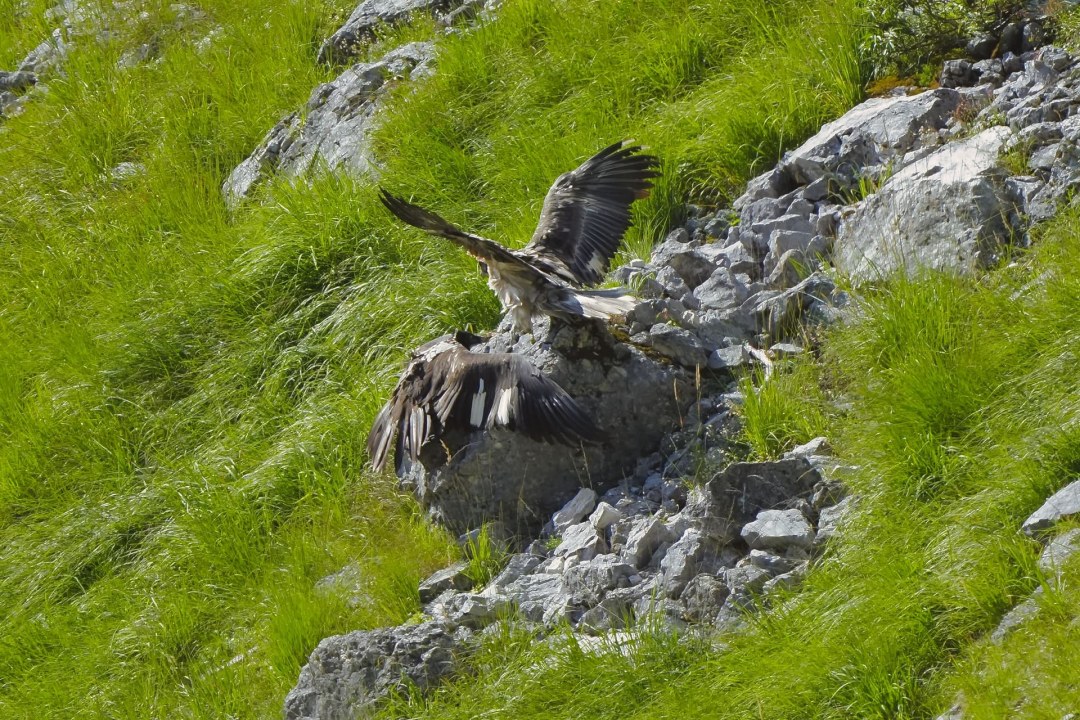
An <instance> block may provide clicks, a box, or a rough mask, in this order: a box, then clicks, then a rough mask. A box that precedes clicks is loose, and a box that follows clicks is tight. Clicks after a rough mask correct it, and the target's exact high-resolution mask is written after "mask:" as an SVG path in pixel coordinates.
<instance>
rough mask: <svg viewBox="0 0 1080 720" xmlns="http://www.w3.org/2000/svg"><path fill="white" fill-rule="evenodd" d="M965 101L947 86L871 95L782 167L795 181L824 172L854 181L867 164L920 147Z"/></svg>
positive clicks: (787, 157) (804, 181)
mask: <svg viewBox="0 0 1080 720" xmlns="http://www.w3.org/2000/svg"><path fill="white" fill-rule="evenodd" d="M959 103H960V94H959V93H957V92H956V91H955V90H946V89H944V88H941V89H938V90H932V91H930V92H925V93H921V94H919V95H913V96H899V97H882V98H871V99H870V100H867V101H866V102H864V103H861V104H859V105H856V106H855V107H854V108H852V109H851V110H849V111H848V112H847V113H845V114H844V115H842V116H841V117H839V118H837V119H836V120H833V121H832V122H830V123H827V124H826V125H824V126H822V128H821V130H819V131H818V132H817V134H816V135H814V136H813V137H812V138H810V139H809V140H807V141H806V142H805V143H803V144H802V145H800V146H799V147H798V148H796V149H795V150H792V151H791V152H789V153H787V154H786V155H784V158H783V160H782V161H781V163H780V165H779V166H778V170H779V171H780V172H781V173H782V174H783V175H784V176H786V178H787V179H788V181H789V183H791V184H793V185H807V184H809V183H812V182H814V181H815V180H818V179H820V178H823V177H826V178H828V177H836V178H837V179H838V180H840V181H841V183H842V184H850V183H852V182H853V181H854V180H856V179H857V178H858V177H859V176H860V175H861V174H862V173H863V170H864V168H866V167H868V166H876V165H880V164H881V163H883V162H885V161H886V160H888V159H889V158H891V157H893V156H894V155H898V154H902V153H906V152H909V151H910V150H912V149H914V148H916V147H917V146H918V144H919V143H920V140H921V138H922V136H923V133H924V132H925V131H927V130H937V129H940V128H943V127H945V123H946V122H947V121H948V120H949V118H950V117H951V116H952V114H953V112H954V111H955V110H956V108H957V105H959Z"/></svg>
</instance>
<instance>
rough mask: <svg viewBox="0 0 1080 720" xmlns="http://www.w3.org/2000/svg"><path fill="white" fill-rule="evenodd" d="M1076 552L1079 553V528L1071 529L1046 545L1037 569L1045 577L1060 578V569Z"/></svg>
mask: <svg viewBox="0 0 1080 720" xmlns="http://www.w3.org/2000/svg"><path fill="white" fill-rule="evenodd" d="M1077 552H1080V528H1073V529H1072V530H1069V531H1068V532H1065V533H1062V534H1061V535H1058V536H1057V537H1055V538H1053V539H1051V540H1050V542H1049V543H1047V545H1046V549H1045V550H1043V552H1042V555H1040V556H1039V569H1040V570H1042V571H1043V572H1044V573H1046V574H1047V575H1052V576H1055V577H1057V576H1060V574H1061V569H1062V567H1063V566H1064V565H1065V563H1066V562H1067V561H1068V560H1069V558H1071V557H1072V556H1073V555H1074V554H1076V553H1077Z"/></svg>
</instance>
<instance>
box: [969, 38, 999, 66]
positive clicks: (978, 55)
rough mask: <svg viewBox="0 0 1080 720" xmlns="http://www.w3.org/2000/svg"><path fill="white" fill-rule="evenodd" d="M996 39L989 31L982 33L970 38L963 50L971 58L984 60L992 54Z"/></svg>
mask: <svg viewBox="0 0 1080 720" xmlns="http://www.w3.org/2000/svg"><path fill="white" fill-rule="evenodd" d="M997 44H998V40H997V38H996V37H994V36H993V34H991V33H982V34H980V35H976V36H975V37H973V38H971V39H970V40H968V42H967V46H966V47H965V48H964V50H965V51H966V52H967V54H968V55H970V56H971V58H972V59H973V60H986V59H987V58H989V57H991V56H993V54H994V50H996V49H997Z"/></svg>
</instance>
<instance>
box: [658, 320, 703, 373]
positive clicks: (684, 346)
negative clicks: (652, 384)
mask: <svg viewBox="0 0 1080 720" xmlns="http://www.w3.org/2000/svg"><path fill="white" fill-rule="evenodd" d="M648 343H649V346H650V347H652V348H653V349H654V350H656V352H658V353H660V354H661V355H664V356H666V357H669V358H671V359H672V360H674V361H675V362H677V363H678V364H680V365H682V366H684V367H688V368H692V367H695V366H698V365H700V366H705V365H707V364H708V362H709V349H708V348H707V347H706V346H705V344H704V343H702V342H701V339H700V338H699V337H698V336H697V335H695V334H694V333H692V332H690V331H688V330H684V329H683V328H681V327H676V326H675V325H668V324H666V323H657V324H656V325H653V326H652V328H651V329H650V330H649V333H648Z"/></svg>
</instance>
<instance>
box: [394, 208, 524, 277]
mask: <svg viewBox="0 0 1080 720" xmlns="http://www.w3.org/2000/svg"><path fill="white" fill-rule="evenodd" d="M379 199H380V200H382V204H383V205H385V206H386V209H387V210H389V211H390V212H391V213H393V214H394V215H395V216H396V217H397V218H398V219H399V220H401V221H402V222H404V223H406V224H408V225H412V226H413V227H415V228H420V229H421V230H423V231H424V232H426V233H428V234H429V235H436V236H438V237H442V238H446V239H447V240H449V241H451V242H453V243H454V244H456V245H459V246H460V247H462V248H464V249H465V250H466V251H467V252H468V253H469V254H470V255H472V256H473V257H474V258H476V259H477V260H479V261H480V262H482V263H485V264H489V265H490V264H492V263H493V261H494V263H497V264H500V265H501V266H502V267H507V268H512V269H513V271H514V272H517V273H520V274H523V275H526V276H528V277H530V278H532V277H533V276H539V275H540V272H539V271H538V270H536V269H535V268H534V267H532V266H531V265H529V263H527V262H525V261H524V260H522V259H521V258H520V257H518V256H517V255H515V254H513V253H512V252H510V251H509V250H507V249H506V248H504V247H503V246H502V245H500V244H499V243H497V242H494V241H493V240H488V239H487V238H482V237H480V236H479V235H473V234H471V233H467V232H465V231H464V230H462V229H461V228H459V227H457V226H456V225H454V224H453V223H450V222H447V221H446V220H443V219H442V218H441V217H439V216H438V215H436V214H435V213H433V212H431V211H430V210H425V209H424V208H422V207H420V206H419V205H413V204H412V203H411V202H408V201H407V200H403V199H401V198H399V197H397V196H395V195H392V194H390V193H389V192H387V191H386V190H385V189H384V188H380V189H379Z"/></svg>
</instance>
